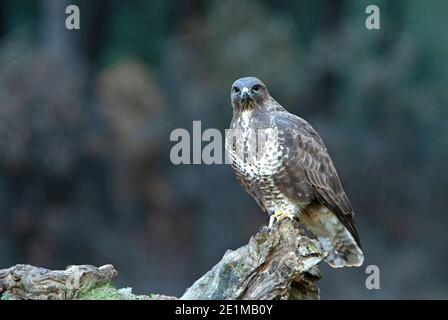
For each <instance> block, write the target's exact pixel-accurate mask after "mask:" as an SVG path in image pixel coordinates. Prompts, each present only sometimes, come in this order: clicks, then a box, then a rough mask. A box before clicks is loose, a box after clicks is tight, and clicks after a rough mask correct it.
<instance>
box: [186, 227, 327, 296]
mask: <svg viewBox="0 0 448 320" xmlns="http://www.w3.org/2000/svg"><path fill="white" fill-rule="evenodd" d="M324 258H325V255H324V253H323V251H322V248H321V246H320V244H319V242H317V241H315V240H311V239H309V238H307V237H306V236H304V235H303V233H302V231H301V230H300V229H298V228H297V223H296V222H293V223H291V222H290V221H289V220H283V221H281V222H280V223H278V224H277V225H275V226H274V227H273V228H272V229H268V228H266V227H264V228H262V230H261V231H260V232H259V233H257V234H256V235H254V236H253V237H252V238H251V239H250V241H249V243H248V244H247V245H245V246H243V247H241V248H239V249H237V250H235V251H228V252H227V253H226V254H225V255H224V257H223V258H222V260H221V261H220V262H219V263H218V264H217V265H216V266H214V267H213V269H212V270H210V271H209V272H207V273H206V274H205V275H204V276H203V277H202V278H200V279H199V280H198V281H196V282H195V283H194V284H193V285H192V286H191V287H190V288H188V290H187V291H186V292H185V294H184V295H183V296H182V297H181V299H231V300H240V299H251V300H252V299H253V300H260V299H319V289H318V288H317V287H316V281H317V280H318V279H319V278H320V272H319V269H318V268H317V264H318V263H319V262H321V261H322V260H323V259H324Z"/></svg>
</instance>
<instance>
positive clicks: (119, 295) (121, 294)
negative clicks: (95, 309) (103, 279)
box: [78, 283, 151, 300]
mask: <svg viewBox="0 0 448 320" xmlns="http://www.w3.org/2000/svg"><path fill="white" fill-rule="evenodd" d="M149 299H151V296H137V295H135V294H133V293H132V290H131V289H130V288H125V289H115V288H114V287H113V286H112V285H111V284H110V283H109V284H106V285H104V286H102V287H99V288H96V289H93V290H90V291H89V292H86V293H84V294H82V295H81V296H80V297H79V298H78V300H149Z"/></svg>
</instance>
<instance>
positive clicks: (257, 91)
mask: <svg viewBox="0 0 448 320" xmlns="http://www.w3.org/2000/svg"><path fill="white" fill-rule="evenodd" d="M230 98H231V100H232V107H233V109H234V111H235V112H242V111H246V110H253V109H255V108H256V107H259V108H262V107H263V105H264V102H265V101H267V99H268V98H269V92H268V90H267V88H266V86H265V84H264V83H263V82H261V80H260V79H257V78H255V77H245V78H241V79H238V80H236V81H235V82H234V83H233V85H232V89H231V93H230Z"/></svg>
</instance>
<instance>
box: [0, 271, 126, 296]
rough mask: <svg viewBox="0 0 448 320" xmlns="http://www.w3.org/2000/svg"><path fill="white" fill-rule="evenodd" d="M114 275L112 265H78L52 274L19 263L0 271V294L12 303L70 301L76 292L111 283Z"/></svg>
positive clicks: (115, 272) (115, 274)
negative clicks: (12, 300)
mask: <svg viewBox="0 0 448 320" xmlns="http://www.w3.org/2000/svg"><path fill="white" fill-rule="evenodd" d="M117 275H118V272H117V271H116V270H115V268H114V267H113V266H112V265H110V264H109V265H105V266H102V267H99V268H96V267H93V266H89V265H82V266H69V267H67V269H65V270H58V271H52V270H48V269H43V268H37V267H33V266H29V265H23V264H19V265H16V266H14V267H11V268H9V269H4V270H0V293H4V292H6V293H7V295H8V299H14V300H27V299H28V300H29V299H33V300H72V299H76V298H77V297H78V295H79V294H80V293H85V292H88V291H89V290H91V289H94V288H96V287H99V286H102V285H105V284H107V283H109V282H111V281H112V280H113V279H114V278H115V277H116V276H117Z"/></svg>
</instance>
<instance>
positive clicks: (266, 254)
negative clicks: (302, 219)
mask: <svg viewBox="0 0 448 320" xmlns="http://www.w3.org/2000/svg"><path fill="white" fill-rule="evenodd" d="M324 258H325V254H324V252H323V250H322V248H321V246H320V244H319V242H318V241H316V240H312V239H309V238H307V237H306V236H305V235H304V234H303V231H302V230H301V229H299V228H298V223H297V222H295V221H293V222H291V221H290V220H282V221H280V222H279V223H277V224H276V225H275V226H274V227H273V228H272V229H268V228H267V227H263V228H262V229H261V230H260V232H258V233H257V234H255V235H254V236H253V237H252V238H251V239H250V241H249V243H248V244H246V245H244V246H242V247H241V248H239V249H237V250H235V251H230V250H229V251H227V252H226V253H225V255H224V257H223V258H222V260H221V261H220V262H219V263H218V264H217V265H215V266H214V267H213V268H212V269H211V270H210V271H209V272H207V273H206V274H205V275H204V276H202V277H201V278H200V279H199V280H197V281H196V282H195V283H194V284H193V285H192V286H191V287H190V288H188V289H187V291H186V292H185V293H184V294H183V295H182V296H181V297H180V298H179V299H183V300H184V299H187V300H216V299H218V300H247V299H249V300H264V299H268V300H271V299H281V300H286V299H294V300H304V299H319V289H318V288H317V287H316V282H317V281H318V280H319V278H320V271H319V269H318V267H317V264H318V263H319V262H321V261H322V260H323V259H324ZM117 275H118V273H117V271H116V270H115V269H114V267H113V266H112V265H106V266H103V267H100V268H96V267H92V266H87V265H83V266H70V267H68V268H67V269H66V270H64V271H51V270H47V269H42V268H36V267H32V266H27V265H17V266H15V267H12V268H9V269H4V270H0V294H1V293H2V292H3V293H6V294H7V296H8V298H11V299H60V300H67V299H77V298H78V297H79V296H80V295H81V294H83V293H86V292H88V291H89V290H92V289H95V288H98V287H101V286H103V285H105V284H108V283H109V282H110V281H112V280H113V279H114V278H115V277H116V276H117ZM118 291H120V290H118ZM135 297H137V298H140V299H141V298H142V296H135ZM147 298H149V299H164V300H165V299H175V298H174V297H168V296H163V295H154V296H151V297H147Z"/></svg>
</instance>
